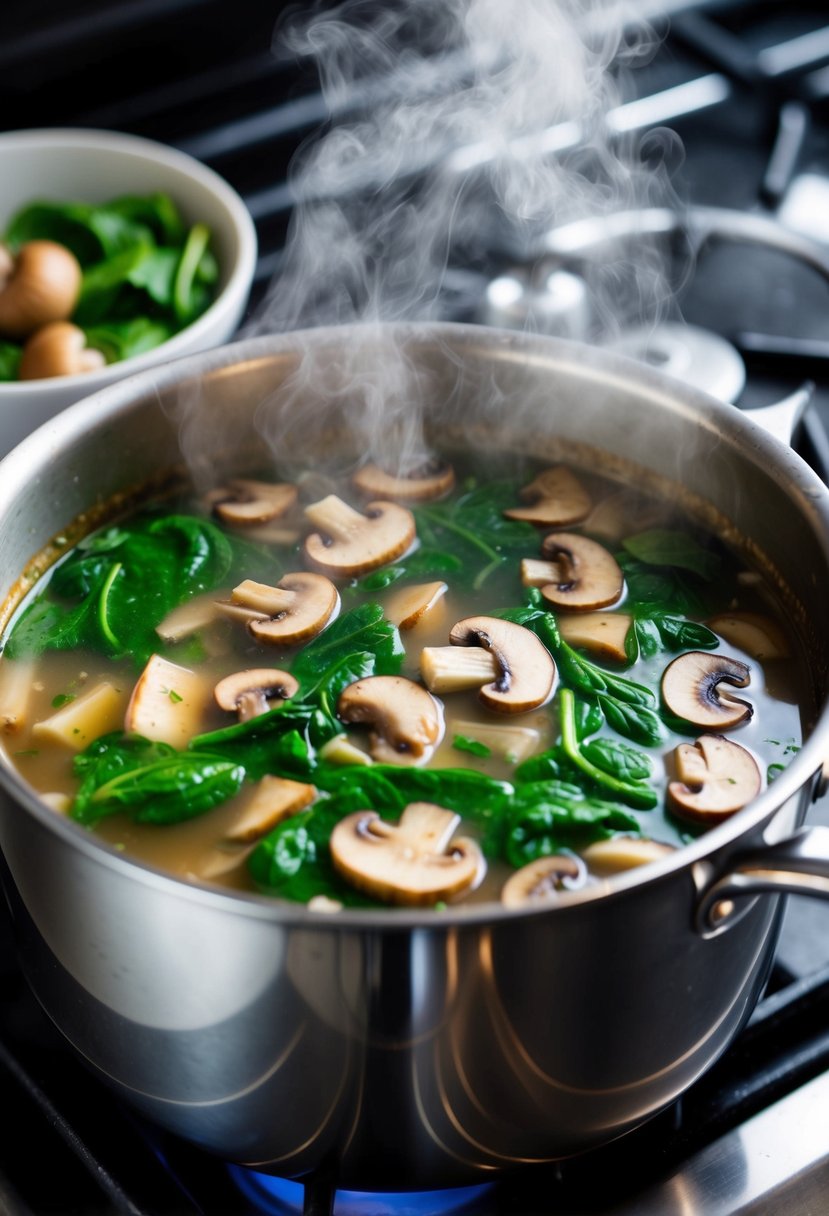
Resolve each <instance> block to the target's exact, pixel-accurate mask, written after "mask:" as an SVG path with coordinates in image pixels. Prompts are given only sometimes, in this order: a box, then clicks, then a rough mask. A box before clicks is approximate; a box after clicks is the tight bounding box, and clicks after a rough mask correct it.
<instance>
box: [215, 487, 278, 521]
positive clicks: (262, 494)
mask: <svg viewBox="0 0 829 1216" xmlns="http://www.w3.org/2000/svg"><path fill="white" fill-rule="evenodd" d="M220 493H223V494H226V497H223V498H219V499H215V498H214V504H213V511H214V513H215V514H216V515H218V517H219V518H220V519H223V520H224V521H225V523H228V524H237V525H241V526H244V525H250V526H252V525H255V524H266V523H269V522H270V521H271V520H272V519H278V518H279V517H280V516H281V515H285V514H286V513H287V512H288V511H290V509H291V507H293V506H294V504H295V503H296V500H297V498H298V496H299V491H298V490H297V488H296V486H294V485H291V484H290V482H269V481H254V480H252V479H251V478H249V477H248V478H246V477H237V478H234V479H233V480H232V481H229V482H228V483H227V485H226V486H223V487H222V489H221V491H220Z"/></svg>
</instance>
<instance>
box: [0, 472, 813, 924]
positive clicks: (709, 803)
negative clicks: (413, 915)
mask: <svg viewBox="0 0 829 1216" xmlns="http://www.w3.org/2000/svg"><path fill="white" fill-rule="evenodd" d="M311 484H313V483H312V481H311V480H310V479H303V478H301V477H298V478H297V480H296V482H295V483H279V484H274V483H271V482H268V481H267V480H265V479H263V478H258V477H256V476H253V477H249V478H241V479H239V480H237V481H230V482H228V483H226V484H224V485H222V486H218V487H216V489H215V490H214V491H212V492H211V493H210V494H208V495H206V496H201V497H197V496H194V495H185V494H182V495H181V496H179V497H176V498H172V497H170V496H168V497H166V498H165V499H164V500H163V501H158V502H154V503H149V504H148V505H147V506H146V507H145V508H144V509H143V510H141V511H140V512H138V513H136V514H134V515H132V516H130V517H128V518H125V519H121V520H119V521H117V522H115V523H113V524H111V525H109V526H107V527H105V528H103V529H101V530H100V531H98V532H96V533H94V534H93V535H91V536H89V537H87V538H86V539H85V540H84V541H83V542H81V544H80V545H78V546H77V547H76V548H75V549H74V550H73V551H72V552H71V553H69V554H68V555H67V556H66V558H64V559H63V560H62V561H61V562H59V563H58V564H57V565H56V566H55V567H54V569H53V570H52V571H51V573H50V574H49V576H48V577H47V578H46V579H44V580H43V582H42V583H41V585H39V586H38V587H37V588H36V589H35V592H34V593H33V595H32V596H30V597H29V599H28V600H27V602H26V603H25V604H24V605H23V607H22V609H21V611H20V612H18V614H17V616H16V618H15V620H14V621H13V624H12V626H11V628H10V630H9V631H8V633H7V635H6V638H5V649H4V654H3V658H2V660H0V720H2V724H3V731H4V733H3V740H4V749H5V759H6V761H7V763H9V764H11V765H12V766H13V767H14V768H16V769H17V770H18V771H19V772H20V774H21V775H22V776H23V777H24V778H25V780H26V781H28V782H29V783H30V784H31V786H33V787H34V789H35V790H37V791H38V792H39V793H40V794H41V795H42V796H43V797H44V799H45V800H46V801H47V802H48V803H49V804H50V805H51V806H52V807H53V808H54V810H55V813H56V814H65V815H68V816H70V817H72V818H73V819H75V820H76V821H77V822H78V824H79V825H82V826H83V827H84V828H86V829H87V830H91V831H94V832H96V833H97V834H99V835H100V836H101V837H102V838H103V839H105V840H106V841H108V842H109V843H110V844H111V845H114V846H115V847H116V848H118V849H121V850H123V851H125V852H126V853H128V854H129V855H131V856H133V857H135V858H139V859H142V860H144V861H147V862H149V863H151V864H153V865H155V866H158V867H161V868H163V869H166V870H168V871H171V872H172V873H174V874H176V875H178V876H180V877H182V878H185V879H189V880H197V881H203V882H209V883H218V884H221V885H225V886H229V887H232V888H236V889H242V890H253V891H262V892H266V893H269V894H271V895H273V896H274V897H278V898H282V899H287V900H295V901H296V900H298V901H304V902H308V901H313V905H314V906H315V907H318V908H321V909H323V910H336V908H337V907H339V906H341V905H357V906H359V905H364V904H374V903H380V904H389V905H423V906H442V905H444V904H446V903H454V902H458V901H464V900H481V899H486V900H499V899H502V900H503V901H504V902H505V903H507V904H510V905H518V904H522V903H530V902H534V901H539V900H549V899H555V898H556V897H557V895H558V893H559V892H561V891H565V890H572V889H575V888H577V887H579V886H582V885H584V884H586V883H596V882H600V881H604V880H605V879H606V878H607V876H609V875H612V874H613V873H616V872H619V871H622V870H627V869H630V868H631V867H633V866H638V865H645V864H648V863H650V862H653V861H658V860H659V859H660V858H661V857H664V856H665V855H666V853H668V852H669V851H670V850H672V849H674V848H677V847H679V846H681V845H682V844H683V843H685V842H687V841H688V840H689V839H691V838H692V837H693V836H695V835H698V834H699V833H700V832H704V831H705V830H707V828H709V827H710V826H712V825H713V824H716V823H719V822H722V820H723V819H725V818H727V817H728V816H729V815H732V814H734V813H736V812H737V811H738V810H739V809H741V808H742V807H743V806H745V805H746V804H747V803H748V802H750V801H751V800H752V799H753V798H754V797H756V795H757V794H758V793H759V792H760V791H761V790H762V789H763V788H765V786H766V785H767V783H768V782H769V781H772V780H774V778H775V776H776V775H777V774H778V773H779V772H780V771H781V770H782V768H784V767H785V765H786V764H787V763H788V762H789V761H790V760H791V758H792V757H793V755H794V754H795V753H796V751H797V749H798V746H799V743H800V737H801V715H800V710H799V708H798V699H799V691H800V674H799V662H798V659H797V652H796V650H795V647H794V644H793V641H792V639H791V638H790V637H789V636H788V635H787V631H786V628H785V626H784V623H783V621H782V620H781V617H780V614H779V613H778V611H777V609H776V607H775V603H774V599H773V596H772V594H771V592H770V590H769V588H768V587H767V586H765V585H764V583H763V582H762V580H761V579H760V578H759V576H758V575H757V574H756V573H755V572H754V571H752V570H749V569H746V567H745V566H744V565H743V564H742V563H741V561H740V559H739V558H737V557H736V556H735V555H734V553H733V552H731V551H729V550H728V549H726V548H725V547H724V546H723V545H722V544H721V543H720V542H719V541H718V540H717V539H716V538H715V537H712V536H709V535H706V534H704V533H702V532H700V530H699V529H698V528H696V527H695V526H693V525H692V524H690V523H689V522H688V521H687V520H685V519H683V518H681V517H677V516H676V515H674V514H672V513H671V512H670V511H669V510H667V509H666V507H665V505H664V504H658V503H656V502H654V501H651V500H648V499H646V498H645V497H643V496H641V495H639V494H637V493H635V492H634V491H632V490H630V489H626V488H620V487H619V486H618V485H616V484H615V483H610V482H608V481H604V480H602V479H601V478H599V477H597V476H594V475H592V474H588V473H586V472H584V471H582V470H576V469H569V468H566V467H564V466H553V467H547V466H538V467H535V468H529V467H528V468H526V469H525V470H524V471H523V473H522V474H521V475H520V476H515V477H511V478H504V477H503V475H502V474H501V472H500V471H499V469H498V467H497V465H496V464H494V462H493V461H492V458H491V457H490V458H488V460H483V459H482V460H480V461H477V462H472V461H470V460H469V459H468V458H466V459H465V460H463V461H457V462H456V461H454V459H453V461H452V463H451V464H450V463H448V462H446V461H440V462H436V463H434V464H433V465H431V466H429V467H425V468H423V469H421V470H419V471H418V472H417V473H416V474H415V475H413V476H412V477H410V478H397V477H392V476H389V475H387V474H385V473H383V472H382V471H381V470H378V469H375V468H374V467H373V466H370V465H369V466H365V468H364V469H362V470H360V471H359V472H358V473H357V474H356V475H355V477H354V479H352V480H350V481H349V482H348V483H347V484H343V485H338V486H336V487H335V489H334V492H331V493H329V492H326V493H324V494H316V495H315V494H314V493H313V492H311V493H309V491H308V488H307V487H310V485H311Z"/></svg>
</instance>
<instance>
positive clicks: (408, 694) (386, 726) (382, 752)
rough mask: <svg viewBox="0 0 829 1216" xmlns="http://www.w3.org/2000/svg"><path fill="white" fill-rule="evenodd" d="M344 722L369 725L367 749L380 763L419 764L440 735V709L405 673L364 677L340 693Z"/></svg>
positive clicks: (441, 727) (441, 733) (341, 712)
mask: <svg viewBox="0 0 829 1216" xmlns="http://www.w3.org/2000/svg"><path fill="white" fill-rule="evenodd" d="M337 715H338V716H339V717H340V718H341V719H342V720H343V722H351V723H360V724H362V725H366V726H371V727H373V730H372V732H371V734H370V736H369V750H370V752H371V755H372V757H373V758H374V759H375V760H378V761H380V762H381V763H383V764H421V763H424V762H425V761H426V760H428V759H429V757H430V756H431V754H432V751H433V750H434V748H435V746H436V744H437V743H439V742H440V740H441V738H442V736H443V711H442V707H441V705H440V702H439V701H437V700H436V699H435V698H434V697H433V696H432V694H431V693H430V692H428V691H427V690H426V689H425V688H423V687H421V685H420V684H415V682H414V680H407V679H406V678H405V676H366V677H365V679H363V680H355V682H354V683H353V684H349V685H348V687H347V688H345V689H343V691H342V692H341V693H340V698H339V701H338V702H337Z"/></svg>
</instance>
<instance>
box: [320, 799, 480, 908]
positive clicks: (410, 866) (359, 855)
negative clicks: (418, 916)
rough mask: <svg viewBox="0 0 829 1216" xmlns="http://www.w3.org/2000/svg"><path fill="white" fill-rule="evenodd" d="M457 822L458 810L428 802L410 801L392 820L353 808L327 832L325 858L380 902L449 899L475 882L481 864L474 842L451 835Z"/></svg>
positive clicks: (474, 884)
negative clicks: (328, 855) (398, 818)
mask: <svg viewBox="0 0 829 1216" xmlns="http://www.w3.org/2000/svg"><path fill="white" fill-rule="evenodd" d="M459 823H460V816H459V815H456V814H454V813H453V812H452V811H447V810H444V808H443V807H440V806H435V805H433V804H432V803H431V802H410V803H409V805H408V806H407V807H406V808H405V810H404V811H403V814H402V815H401V816H400V820H399V822H398V823H396V824H393V823H387V822H386V821H385V820H384V819H381V818H380V816H379V815H378V814H377V812H376V811H356V812H355V813H354V814H353V815H347V816H346V817H345V819H341V820H340V822H339V823H338V824H337V826H336V827H335V828H334V831H333V832H332V833H331V840H330V849H331V860H332V862H333V863H334V866H335V868H336V869H337V870H338V871H339V873H340V874H342V876H343V877H344V878H345V879H346V880H347V881H348V882H350V883H351V884H352V885H353V886H355V887H357V888H358V889H359V890H360V891H365V892H366V893H367V894H368V895H373V896H374V898H375V899H381V900H383V901H384V902H385V903H390V904H407V905H411V906H420V905H423V904H432V903H436V902H437V901H438V900H448V899H454V898H456V897H457V896H458V895H463V894H464V893H465V892H467V891H471V890H472V889H473V888H474V887H476V886H477V885H478V883H479V882H480V881H481V879H482V878H483V875H484V872H485V869H486V863H485V862H484V859H483V855H482V853H481V850H480V849H479V848H478V845H477V844H475V842H474V841H472V840H467V839H464V838H461V839H459V840H452V836H453V835H454V832H455V830H456V828H457V826H458V824H459Z"/></svg>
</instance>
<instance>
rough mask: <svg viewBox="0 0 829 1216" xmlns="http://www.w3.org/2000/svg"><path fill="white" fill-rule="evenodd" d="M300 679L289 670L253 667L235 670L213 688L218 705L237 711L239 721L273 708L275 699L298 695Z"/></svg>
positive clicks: (285, 699) (282, 699)
mask: <svg viewBox="0 0 829 1216" xmlns="http://www.w3.org/2000/svg"><path fill="white" fill-rule="evenodd" d="M298 689H299V683H298V681H297V680H295V679H294V677H293V676H292V675H291V674H290V673H289V672H287V671H280V670H279V668H277V667H253V668H249V669H248V670H247V671H234V672H233V674H232V675H229V676H225V678H224V679H223V680H219V683H218V684H217V685H216V687H215V688H214V689H213V697H214V699H215V701H216V704H217V705H218V707H219V709H226V710H228V711H229V712H236V713H238V715H239V721H240V722H247V721H248V720H249V719H250V718H257V717H258V716H259V715H260V714H266V713H267V712H268V710H269V709H272V708H273V706H272V702H273V701H288V700H290V698H291V697H293V696H295V695H296V693H297V691H298Z"/></svg>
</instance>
